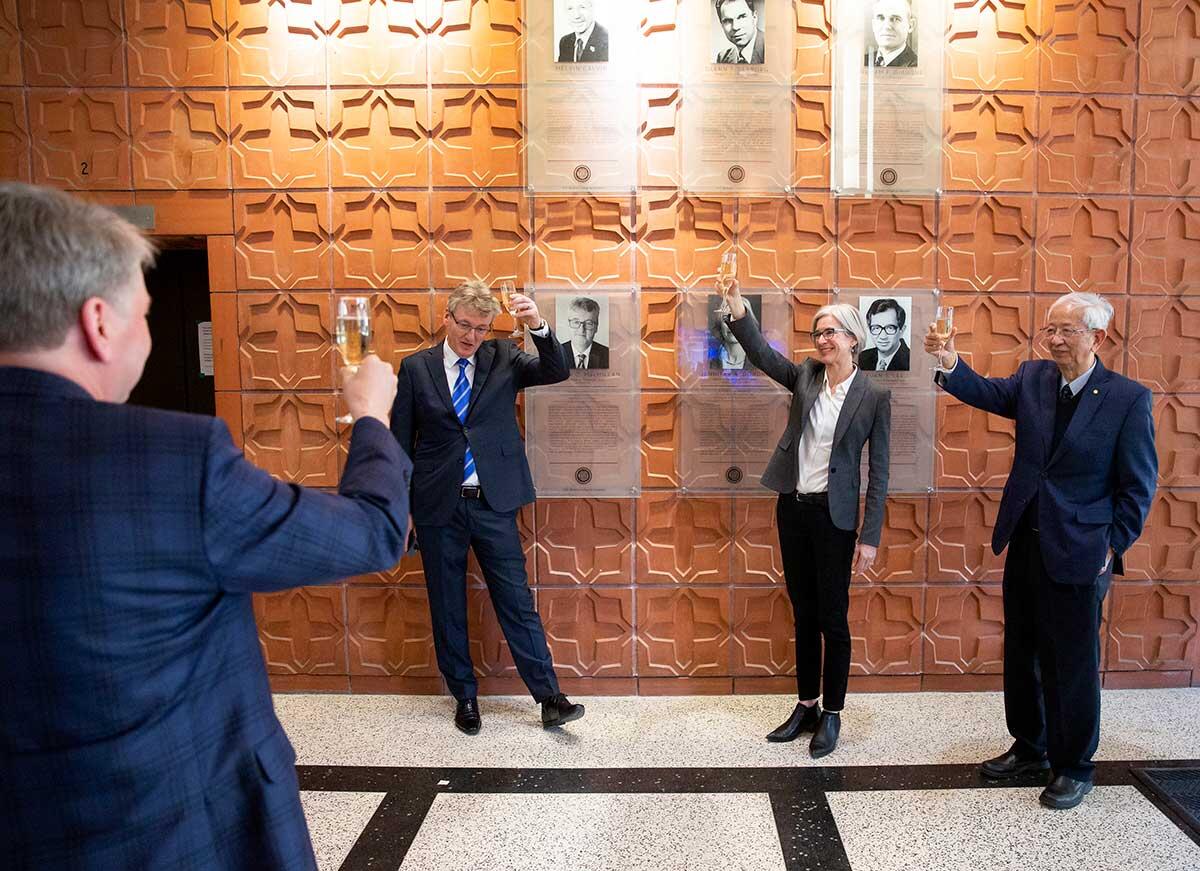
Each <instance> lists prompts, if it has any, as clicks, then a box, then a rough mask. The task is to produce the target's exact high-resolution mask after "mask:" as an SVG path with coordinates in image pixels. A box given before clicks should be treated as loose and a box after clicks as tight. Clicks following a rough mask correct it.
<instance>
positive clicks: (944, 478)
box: [934, 395, 1016, 488]
mask: <svg viewBox="0 0 1200 871" xmlns="http://www.w3.org/2000/svg"><path fill="white" fill-rule="evenodd" d="M937 414H938V424H937V433H938V440H937V452H936V453H935V454H934V469H935V476H936V480H937V486H938V487H939V488H941V487H952V488H968V487H972V488H973V487H1001V486H1003V485H1004V481H1005V479H1007V478H1008V470H1009V469H1011V468H1012V461H1013V446H1014V445H1015V444H1016V429H1015V427H1014V426H1013V422H1012V421H1010V420H1005V419H1004V418H1002V417H1000V416H998V415H995V414H987V413H986V412H983V411H980V410H979V409H977V408H971V407H970V406H969V405H966V404H964V403H962V402H959V401H958V400H957V399H954V398H952V397H950V396H945V395H939V396H938V412H937Z"/></svg>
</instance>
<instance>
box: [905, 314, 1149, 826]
mask: <svg viewBox="0 0 1200 871" xmlns="http://www.w3.org/2000/svg"><path fill="white" fill-rule="evenodd" d="M1112 316H1113V307H1112V305H1111V304H1109V303H1108V301H1107V300H1105V299H1104V298H1103V297H1101V296H1098V295H1096V294H1094V293H1068V294H1066V295H1065V296H1061V297H1059V298H1058V299H1057V300H1056V301H1055V302H1054V305H1052V306H1051V307H1050V310H1049V312H1047V314H1046V324H1045V326H1043V327H1042V329H1041V330H1040V332H1039V338H1040V339H1041V340H1043V341H1044V342H1045V345H1046V347H1047V348H1048V349H1049V351H1050V356H1051V357H1052V358H1053V359H1051V360H1028V361H1026V362H1024V363H1022V364H1021V365H1020V367H1019V368H1018V369H1017V372H1016V374H1015V375H1010V376H1009V377H1007V378H984V377H982V376H980V375H978V374H976V373H975V372H974V371H972V369H971V367H970V366H968V365H967V364H966V362H965V361H964V360H963V359H962V358H961V357H959V355H958V352H957V351H956V350H955V347H954V336H955V334H956V331H955V330H953V329H951V330H950V331H949V332H947V333H946V334H945V335H939V334H938V333H937V327H936V325H935V324H930V325H929V332H928V333H927V334H926V335H925V350H926V351H927V352H929V353H930V354H933V355H934V356H936V357H937V361H938V371H937V372H936V373H935V375H934V378H935V379H936V383H937V384H938V385H939V386H940V387H941V388H942V389H943V390H945V391H946V392H947V393H949V394H950V395H951V396H953V397H955V398H956V399H959V400H961V401H963V402H965V403H966V404H967V405H971V406H974V407H975V408H980V409H983V410H984V411H988V412H991V413H992V414H999V415H1001V416H1002V417H1007V418H1010V419H1013V420H1016V422H1017V444H1016V455H1015V456H1014V458H1013V466H1012V472H1011V473H1010V474H1009V476H1008V481H1007V482H1006V483H1005V485H1004V496H1003V498H1002V499H1001V500H1000V511H999V513H998V514H997V516H996V528H995V529H994V530H993V532H992V550H993V552H995V553H997V554H999V553H1000V551H1002V550H1004V548H1005V547H1007V548H1008V556H1007V557H1006V558H1005V560H1004V586H1003V593H1004V713H1005V717H1006V720H1007V723H1008V731H1009V732H1010V733H1011V734H1012V736H1013V745H1012V747H1011V748H1010V749H1009V750H1008V752H1006V753H1002V754H1000V755H999V756H997V757H995V758H994V759H988V760H987V761H985V762H984V763H983V764H982V766H980V771H981V773H982V774H983V776H984V777H986V778H988V779H989V780H1005V779H1008V778H1011V777H1016V776H1018V775H1021V774H1026V773H1035V772H1042V771H1045V770H1046V769H1051V770H1052V772H1053V774H1052V776H1051V780H1050V784H1049V786H1047V787H1046V788H1045V789H1044V790H1043V791H1042V794H1041V796H1040V800H1041V802H1042V804H1044V805H1045V806H1047V807H1049V808H1053V809H1056V810H1065V809H1067V808H1073V807H1075V806H1076V805H1077V804H1079V803H1080V802H1081V801H1083V797H1084V796H1085V795H1086V794H1087V793H1089V792H1091V789H1092V774H1093V772H1094V770H1095V766H1094V765H1093V764H1092V755H1093V754H1094V753H1095V752H1096V748H1097V746H1099V742H1100V618H1101V613H1102V611H1103V608H1104V596H1105V595H1106V594H1107V593H1108V588H1109V585H1110V584H1111V583H1112V576H1113V573H1114V572H1116V573H1117V574H1124V570H1125V569H1124V564H1123V562H1122V556H1123V555H1124V553H1125V552H1126V551H1127V550H1128V549H1129V546H1130V545H1131V544H1133V542H1134V541H1136V540H1137V537H1138V536H1139V535H1141V533H1142V524H1143V523H1145V520H1146V515H1147V513H1148V512H1149V511H1150V502H1151V499H1153V497H1154V487H1155V481H1156V480H1157V475H1158V457H1157V455H1156V454H1155V452H1154V418H1153V416H1152V414H1151V396H1150V391H1149V390H1147V389H1146V388H1145V387H1143V386H1142V385H1140V384H1138V383H1137V382H1136V381H1132V380H1130V379H1128V378H1126V377H1124V376H1123V375H1118V374H1117V373H1115V372H1111V371H1109V370H1108V369H1106V368H1105V367H1104V364H1103V363H1101V362H1100V360H1099V358H1098V357H1097V356H1096V352H1097V350H1099V348H1100V346H1101V345H1103V344H1104V339H1105V338H1106V336H1107V335H1108V333H1107V332H1106V331H1107V328H1108V324H1109V322H1110V321H1111V320H1112Z"/></svg>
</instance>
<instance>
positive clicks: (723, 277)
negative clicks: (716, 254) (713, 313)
mask: <svg viewBox="0 0 1200 871" xmlns="http://www.w3.org/2000/svg"><path fill="white" fill-rule="evenodd" d="M735 275H737V252H736V251H732V250H730V251H726V252H725V253H724V254H722V255H721V265H720V266H718V267H717V290H718V291H719V292H720V294H721V305H720V306H719V307H718V308H717V314H719V315H721V316H722V317H724V316H725V315H727V314H730V313H731V312H730V308H729V290H730V285H731V284H732V283H733V278H734V276H735Z"/></svg>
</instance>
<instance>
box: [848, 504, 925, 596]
mask: <svg viewBox="0 0 1200 871" xmlns="http://www.w3.org/2000/svg"><path fill="white" fill-rule="evenodd" d="M928 519H929V500H928V499H926V498H924V497H915V498H901V497H895V496H893V497H889V498H888V500H887V504H886V506H885V513H884V518H883V535H882V537H881V539H880V542H879V551H878V553H877V554H876V556H875V566H874V568H872V569H871V570H870V571H868V572H867V573H866V574H855V575H853V576H852V577H851V579H850V580H851V582H852V583H860V582H863V583H882V582H885V581H886V582H888V583H893V584H895V583H904V582H911V581H918V582H920V581H924V580H925V576H926V574H927V569H926V566H925V561H926V554H927V549H928V545H927V542H926V531H927V529H928Z"/></svg>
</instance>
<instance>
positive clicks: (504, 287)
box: [500, 281, 525, 339]
mask: <svg viewBox="0 0 1200 871" xmlns="http://www.w3.org/2000/svg"><path fill="white" fill-rule="evenodd" d="M516 292H517V288H516V285H514V284H513V283H512V282H511V281H502V282H500V302H501V303H503V305H504V310H505V311H506V312H508V313H509V314H510V315H512V316H513V318H514V323H513V331H512V332H511V333H509V334H508V337H509V338H510V339H519V338H521V337H522V336H524V335H525V331H524V330H522V329H521V322H520V321H517V320H515V319H516V317H517V312H516V303H514V302H513V298H512V297H513V294H514V293H516Z"/></svg>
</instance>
